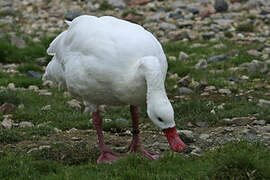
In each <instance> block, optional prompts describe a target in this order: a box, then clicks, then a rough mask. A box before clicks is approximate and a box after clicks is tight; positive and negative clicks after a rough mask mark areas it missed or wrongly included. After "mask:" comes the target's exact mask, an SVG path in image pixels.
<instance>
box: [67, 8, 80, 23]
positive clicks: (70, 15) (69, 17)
mask: <svg viewBox="0 0 270 180" xmlns="http://www.w3.org/2000/svg"><path fill="white" fill-rule="evenodd" d="M80 15H82V12H81V11H80V10H73V11H68V12H67V13H66V14H65V19H66V20H68V21H72V20H73V19H74V18H76V17H78V16H80Z"/></svg>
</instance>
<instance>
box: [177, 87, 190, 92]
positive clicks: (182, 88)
mask: <svg viewBox="0 0 270 180" xmlns="http://www.w3.org/2000/svg"><path fill="white" fill-rule="evenodd" d="M178 91H179V93H180V94H192V93H193V91H192V90H191V89H189V88H187V87H180V88H179V89H178Z"/></svg>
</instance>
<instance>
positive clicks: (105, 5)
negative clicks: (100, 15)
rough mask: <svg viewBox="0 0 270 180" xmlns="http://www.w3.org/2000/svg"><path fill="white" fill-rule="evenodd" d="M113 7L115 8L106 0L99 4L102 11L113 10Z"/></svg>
mask: <svg viewBox="0 0 270 180" xmlns="http://www.w3.org/2000/svg"><path fill="white" fill-rule="evenodd" d="M112 9H114V8H113V6H112V5H110V4H109V3H108V2H107V1H106V0H104V1H103V2H102V3H101V4H100V6H99V10H101V11H106V10H112Z"/></svg>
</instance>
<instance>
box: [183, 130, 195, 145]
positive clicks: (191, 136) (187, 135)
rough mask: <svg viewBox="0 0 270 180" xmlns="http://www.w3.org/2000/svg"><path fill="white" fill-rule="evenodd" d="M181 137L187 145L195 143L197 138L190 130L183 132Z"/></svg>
mask: <svg viewBox="0 0 270 180" xmlns="http://www.w3.org/2000/svg"><path fill="white" fill-rule="evenodd" d="M179 135H180V137H181V138H182V140H183V141H184V142H186V143H192V142H194V139H195V136H194V133H193V132H192V131H190V130H181V131H180V132H179Z"/></svg>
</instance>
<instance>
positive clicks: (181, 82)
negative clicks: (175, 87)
mask: <svg viewBox="0 0 270 180" xmlns="http://www.w3.org/2000/svg"><path fill="white" fill-rule="evenodd" d="M190 82H191V79H190V77H189V76H185V77H183V78H181V79H180V80H179V81H178V84H179V85H180V86H188V85H189V83H190Z"/></svg>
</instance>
